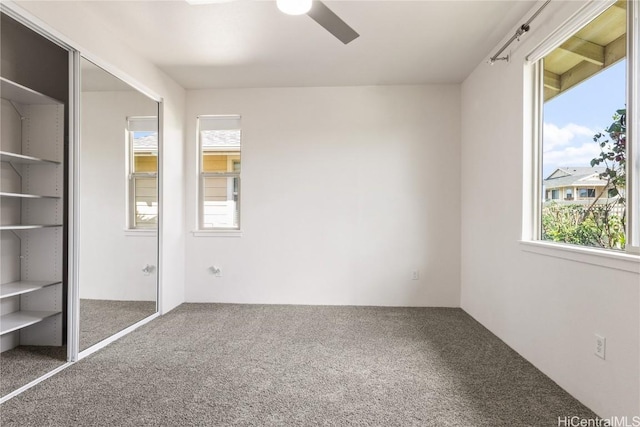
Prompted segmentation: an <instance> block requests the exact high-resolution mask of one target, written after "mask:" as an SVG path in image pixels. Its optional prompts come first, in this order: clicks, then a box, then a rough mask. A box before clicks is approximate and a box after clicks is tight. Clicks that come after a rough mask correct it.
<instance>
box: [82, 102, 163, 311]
mask: <svg viewBox="0 0 640 427" xmlns="http://www.w3.org/2000/svg"><path fill="white" fill-rule="evenodd" d="M81 102H82V115H81V132H82V150H81V156H80V168H81V171H80V176H81V185H80V189H79V190H80V198H79V200H80V218H79V222H80V230H79V233H78V240H79V250H80V259H79V270H80V276H79V277H80V298H89V299H107V300H127V301H155V300H156V279H157V273H156V271H154V272H153V273H152V274H150V275H145V274H144V273H143V272H142V268H143V267H144V266H145V265H147V264H149V265H155V266H157V236H156V235H149V234H142V233H139V234H138V235H136V234H135V233H131V232H127V231H125V229H126V226H127V225H126V220H127V219H126V216H127V215H126V212H127V208H126V198H127V197H126V188H127V185H128V181H127V176H126V173H125V171H126V169H125V168H126V164H127V160H126V142H125V132H124V131H125V126H126V118H127V117H129V116H154V115H156V114H157V111H158V110H157V104H156V103H155V102H154V101H152V100H150V99H149V98H147V97H145V96H144V95H141V94H139V93H137V92H134V91H131V92H126V91H119V92H83V93H82V98H81Z"/></svg>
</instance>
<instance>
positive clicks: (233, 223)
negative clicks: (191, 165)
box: [198, 116, 242, 230]
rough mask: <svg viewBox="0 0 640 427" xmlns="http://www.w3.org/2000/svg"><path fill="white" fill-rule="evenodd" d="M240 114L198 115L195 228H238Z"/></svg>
mask: <svg viewBox="0 0 640 427" xmlns="http://www.w3.org/2000/svg"><path fill="white" fill-rule="evenodd" d="M241 136H242V132H241V129H240V116H200V117H198V144H199V168H200V181H199V182H200V190H199V198H198V205H199V206H198V211H199V229H201V230H239V229H240V188H241V185H240V173H241V150H240V148H241V139H242V138H241Z"/></svg>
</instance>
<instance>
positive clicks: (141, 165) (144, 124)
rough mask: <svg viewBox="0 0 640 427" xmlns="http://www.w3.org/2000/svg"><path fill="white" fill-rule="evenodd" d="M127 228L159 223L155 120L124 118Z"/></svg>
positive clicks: (152, 227) (148, 227) (156, 126)
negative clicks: (125, 131)
mask: <svg viewBox="0 0 640 427" xmlns="http://www.w3.org/2000/svg"><path fill="white" fill-rule="evenodd" d="M127 148H128V150H127V152H128V162H127V175H128V185H127V195H128V203H127V204H128V228H129V229H155V228H157V226H158V120H157V118H156V117H129V118H127Z"/></svg>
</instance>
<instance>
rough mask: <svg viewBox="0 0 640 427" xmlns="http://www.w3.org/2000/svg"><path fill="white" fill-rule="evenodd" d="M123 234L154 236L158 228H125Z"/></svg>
mask: <svg viewBox="0 0 640 427" xmlns="http://www.w3.org/2000/svg"><path fill="white" fill-rule="evenodd" d="M124 235H125V236H132V237H156V236H157V235H158V230H152V229H144V228H127V229H125V230H124Z"/></svg>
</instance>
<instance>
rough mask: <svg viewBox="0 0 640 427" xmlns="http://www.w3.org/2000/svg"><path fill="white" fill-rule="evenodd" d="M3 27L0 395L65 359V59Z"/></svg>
mask: <svg viewBox="0 0 640 427" xmlns="http://www.w3.org/2000/svg"><path fill="white" fill-rule="evenodd" d="M1 19H2V20H1V22H0V30H1V32H2V34H1V43H2V46H1V55H2V68H1V69H0V108H1V109H0V113H1V114H0V173H1V175H0V176H1V180H0V369H1V370H2V381H1V382H0V397H1V396H4V395H6V394H7V393H10V392H12V391H15V390H16V389H18V388H20V387H22V386H24V385H26V384H28V383H29V382H31V381H33V380H36V379H37V378H39V377H41V376H42V375H44V374H46V373H48V372H50V371H51V370H53V369H55V368H56V367H59V366H62V365H64V364H65V363H66V362H67V360H68V359H69V354H68V351H67V326H68V325H67V323H68V321H67V319H68V303H67V300H68V279H67V276H68V274H67V273H68V265H69V260H68V256H67V244H68V241H67V236H68V233H69V223H68V195H69V191H68V179H67V178H66V177H67V176H68V171H69V164H68V163H69V162H68V154H67V152H68V141H69V125H68V122H69V120H68V118H69V107H68V100H69V58H70V53H69V51H68V50H65V49H63V48H61V47H60V46H58V45H57V44H55V43H53V42H51V41H50V40H48V39H47V38H45V37H43V36H42V35H40V34H38V33H36V32H35V31H33V30H31V29H29V28H27V27H26V26H24V25H22V24H21V23H20V22H18V21H16V20H14V19H13V18H11V17H9V16H7V15H5V14H4V13H3V14H2V17H1Z"/></svg>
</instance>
